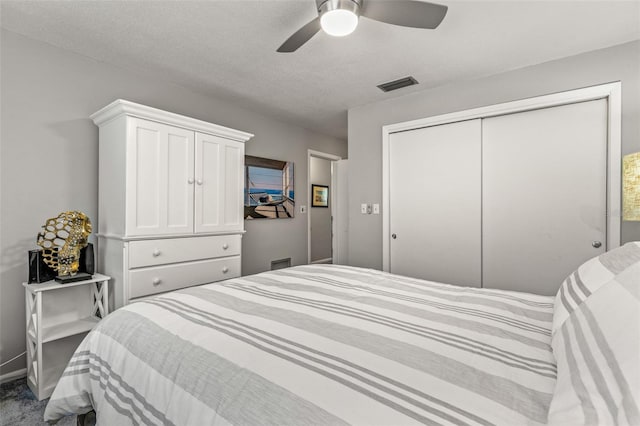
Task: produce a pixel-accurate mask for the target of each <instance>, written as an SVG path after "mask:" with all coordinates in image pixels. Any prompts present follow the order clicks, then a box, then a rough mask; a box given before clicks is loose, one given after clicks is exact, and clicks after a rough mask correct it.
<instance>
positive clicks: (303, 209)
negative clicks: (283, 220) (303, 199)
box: [300, 206, 307, 214]
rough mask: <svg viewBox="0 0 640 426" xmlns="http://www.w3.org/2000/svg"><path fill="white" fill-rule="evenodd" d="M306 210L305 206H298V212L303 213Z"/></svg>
mask: <svg viewBox="0 0 640 426" xmlns="http://www.w3.org/2000/svg"><path fill="white" fill-rule="evenodd" d="M306 212H307V206H300V213H302V214H304V213H306Z"/></svg>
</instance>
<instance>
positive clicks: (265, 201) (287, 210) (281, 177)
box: [244, 155, 296, 219]
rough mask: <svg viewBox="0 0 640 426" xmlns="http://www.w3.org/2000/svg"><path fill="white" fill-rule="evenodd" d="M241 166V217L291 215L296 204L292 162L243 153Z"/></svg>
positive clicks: (290, 216) (278, 217)
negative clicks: (242, 198) (243, 169)
mask: <svg viewBox="0 0 640 426" xmlns="http://www.w3.org/2000/svg"><path fill="white" fill-rule="evenodd" d="M244 168H245V174H244V176H245V182H244V188H245V192H244V218H245V219H288V218H292V217H293V216H294V213H295V206H296V204H295V198H294V197H295V192H294V187H293V163H292V162H290V161H281V160H272V159H270V158H262V157H254V156H252V155H245V157H244Z"/></svg>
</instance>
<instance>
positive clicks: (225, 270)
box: [222, 266, 229, 274]
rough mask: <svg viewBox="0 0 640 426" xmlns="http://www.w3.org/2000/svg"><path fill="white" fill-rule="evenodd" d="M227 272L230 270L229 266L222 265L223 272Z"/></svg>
mask: <svg viewBox="0 0 640 426" xmlns="http://www.w3.org/2000/svg"><path fill="white" fill-rule="evenodd" d="M227 272H229V268H227V267H226V266H223V267H222V273H223V274H226V273H227Z"/></svg>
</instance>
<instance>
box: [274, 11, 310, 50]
mask: <svg viewBox="0 0 640 426" xmlns="http://www.w3.org/2000/svg"><path fill="white" fill-rule="evenodd" d="M318 31H320V17H317V18H315V19H313V20H312V21H311V22H309V23H308V24H306V25H305V26H303V27H302V28H300V29H299V30H298V31H296V32H295V33H293V35H292V36H291V37H289V38H288V39H287V41H285V42H284V43H282V46H280V47H278V52H281V53H290V52H295V51H296V50H297V49H298V48H299V47H300V46H302V45H303V44H305V43H306V42H308V41H309V40H310V39H311V37H313V36H314V35H316V33H317V32H318Z"/></svg>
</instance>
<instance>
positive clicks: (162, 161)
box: [126, 118, 194, 236]
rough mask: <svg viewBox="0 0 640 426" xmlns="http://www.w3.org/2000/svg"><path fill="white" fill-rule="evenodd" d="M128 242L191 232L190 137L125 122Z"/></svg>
mask: <svg viewBox="0 0 640 426" xmlns="http://www.w3.org/2000/svg"><path fill="white" fill-rule="evenodd" d="M127 126H128V127H127V132H128V135H127V138H128V142H127V151H128V152H127V191H126V192H127V207H126V210H127V221H126V223H127V230H126V233H127V235H128V236H143V235H172V234H184V233H191V232H193V193H194V189H193V187H194V178H193V177H194V132H193V131H188V130H185V129H182V128H179V127H172V126H167V125H165V124H161V123H157V122H154V121H148V120H142V119H138V118H128V121H127Z"/></svg>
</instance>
